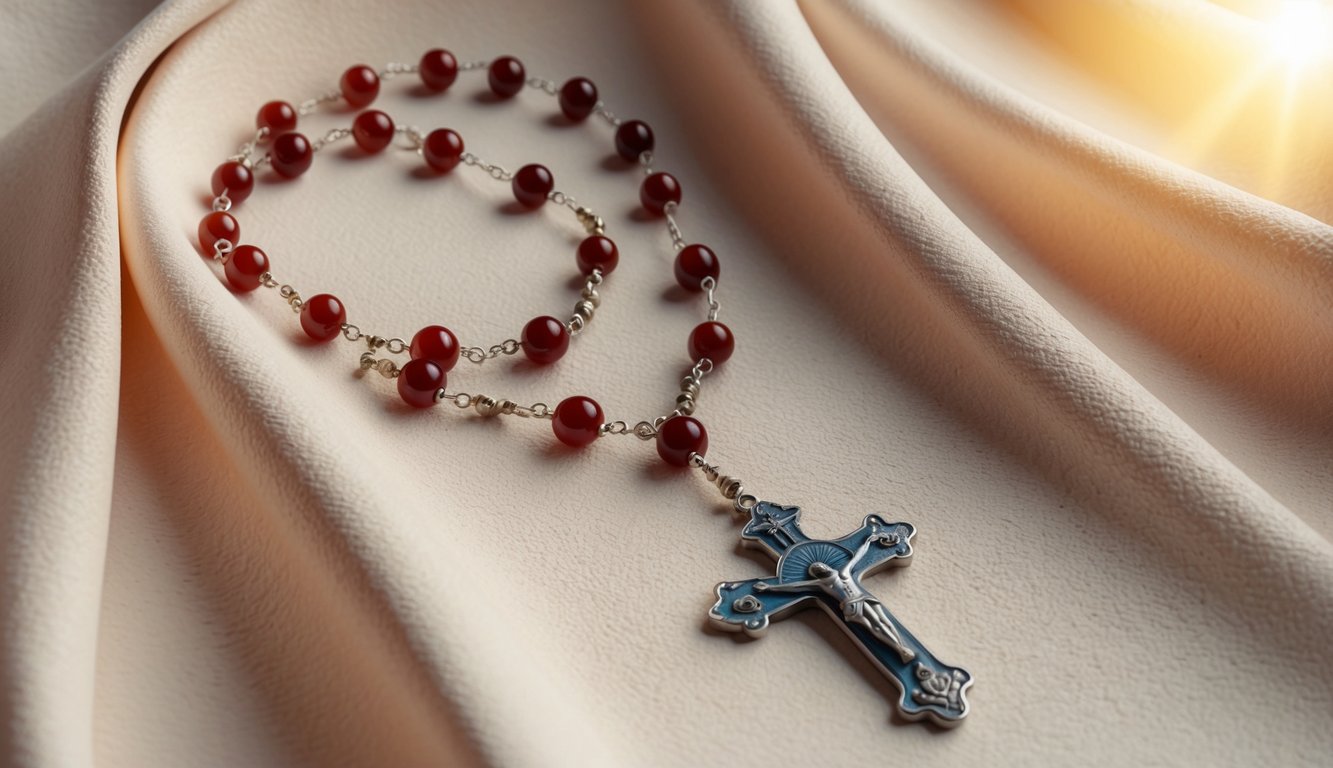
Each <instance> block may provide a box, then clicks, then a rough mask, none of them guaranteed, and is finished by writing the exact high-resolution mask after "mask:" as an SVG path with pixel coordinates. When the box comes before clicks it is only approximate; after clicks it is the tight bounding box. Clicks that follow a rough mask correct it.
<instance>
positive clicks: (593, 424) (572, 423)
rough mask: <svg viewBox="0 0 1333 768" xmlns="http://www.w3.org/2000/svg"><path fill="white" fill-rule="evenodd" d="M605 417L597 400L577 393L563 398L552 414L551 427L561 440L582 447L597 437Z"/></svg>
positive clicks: (566, 443)
mask: <svg viewBox="0 0 1333 768" xmlns="http://www.w3.org/2000/svg"><path fill="white" fill-rule="evenodd" d="M605 418H606V417H604V416H603V415H602V406H600V405H598V404H597V401H596V400H593V399H592V398H591V397H584V396H583V395H575V396H573V397H567V398H565V399H564V400H561V401H560V404H559V405H557V406H556V407H555V413H553V414H551V429H552V431H554V432H555V437H556V439H557V440H559V441H560V442H562V443H564V444H565V445H569V446H573V447H575V448H582V447H583V446H585V445H587V444H588V443H591V442H592V441H593V440H596V439H597V433H598V432H599V431H600V430H601V428H602V422H603V421H605Z"/></svg>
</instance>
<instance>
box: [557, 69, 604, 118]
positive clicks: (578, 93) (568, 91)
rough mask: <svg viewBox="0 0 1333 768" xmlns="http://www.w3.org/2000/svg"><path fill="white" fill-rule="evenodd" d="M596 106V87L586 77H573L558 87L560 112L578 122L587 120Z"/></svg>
mask: <svg viewBox="0 0 1333 768" xmlns="http://www.w3.org/2000/svg"><path fill="white" fill-rule="evenodd" d="M595 106H597V86H595V85H593V84H592V81H591V80H589V79H588V78H586V77H573V78H570V79H569V80H566V81H565V84H564V85H562V86H560V111H561V112H564V113H565V117H568V118H569V119H570V120H574V121H578V120H585V119H587V117H588V115H591V114H592V108H593V107H595Z"/></svg>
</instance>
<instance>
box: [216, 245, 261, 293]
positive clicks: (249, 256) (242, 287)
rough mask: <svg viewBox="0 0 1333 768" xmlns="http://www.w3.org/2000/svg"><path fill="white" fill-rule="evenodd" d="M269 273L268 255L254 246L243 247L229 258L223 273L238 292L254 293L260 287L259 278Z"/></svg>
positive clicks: (237, 249)
mask: <svg viewBox="0 0 1333 768" xmlns="http://www.w3.org/2000/svg"><path fill="white" fill-rule="evenodd" d="M267 271H268V255H267V254H265V253H264V252H263V251H261V250H259V249H258V248H256V247H254V246H253V245H242V246H239V247H237V248H236V250H234V251H232V252H231V256H228V257H227V266H226V267H224V268H223V272H225V273H226V275H227V282H228V283H231V287H232V288H235V289H236V290H238V291H253V290H254V289H256V288H258V287H259V276H260V275H262V274H264V273H265V272H267Z"/></svg>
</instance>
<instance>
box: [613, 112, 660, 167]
mask: <svg viewBox="0 0 1333 768" xmlns="http://www.w3.org/2000/svg"><path fill="white" fill-rule="evenodd" d="M652 149H653V129H652V128H649V127H648V124H647V123H645V122H643V121H642V120H626V121H625V122H623V123H621V124H620V127H619V128H617V129H616V151H617V152H619V153H620V156H621V157H623V158H625V159H626V160H629V161H630V162H632V163H637V162H639V155H642V154H643V153H644V152H651V151H652Z"/></svg>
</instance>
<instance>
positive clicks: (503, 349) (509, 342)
mask: <svg viewBox="0 0 1333 768" xmlns="http://www.w3.org/2000/svg"><path fill="white" fill-rule="evenodd" d="M522 348H523V344H522V342H520V341H519V340H518V339H505V340H504V341H502V342H500V343H499V344H492V345H491V346H490V348H489V349H483V348H481V347H463V348H462V349H461V350H459V352H458V354H459V355H460V356H461V357H463V359H465V360H467V361H468V362H470V363H476V364H478V365H480V364H482V363H484V362H486V361H487V360H492V359H494V358H497V357H499V356H500V355H513V354H517V353H518V351H519V350H520V349H522Z"/></svg>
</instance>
